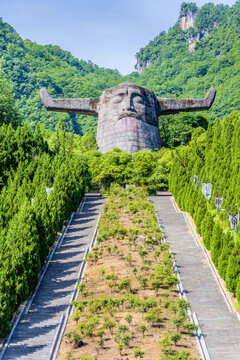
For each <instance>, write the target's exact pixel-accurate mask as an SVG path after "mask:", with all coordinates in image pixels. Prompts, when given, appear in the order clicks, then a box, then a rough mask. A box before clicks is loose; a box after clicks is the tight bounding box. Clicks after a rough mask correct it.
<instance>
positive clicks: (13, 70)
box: [0, 20, 121, 134]
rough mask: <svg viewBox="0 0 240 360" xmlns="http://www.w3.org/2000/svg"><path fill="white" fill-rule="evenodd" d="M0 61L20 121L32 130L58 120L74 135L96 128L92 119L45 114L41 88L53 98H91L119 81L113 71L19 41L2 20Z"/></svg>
mask: <svg viewBox="0 0 240 360" xmlns="http://www.w3.org/2000/svg"><path fill="white" fill-rule="evenodd" d="M0 59H1V63H2V67H3V70H4V72H5V74H6V76H7V78H8V79H9V80H10V81H11V82H12V84H13V90H14V94H15V98H16V99H17V107H18V108H19V111H20V112H21V114H22V117H23V120H24V121H26V122H28V123H30V124H31V126H32V127H33V128H35V127H36V124H37V123H38V122H40V123H43V124H44V125H45V127H47V128H49V129H52V130H53V129H55V127H56V124H57V123H58V121H59V120H60V119H62V120H63V121H64V123H65V126H66V128H67V130H68V131H74V132H75V133H78V134H83V133H84V132H86V131H87V130H89V128H93V129H95V128H96V118H93V117H91V118H90V117H86V116H82V115H75V114H62V113H61V114H59V113H54V112H50V113H47V112H46V110H45V109H44V107H43V105H42V103H41V100H40V95H39V90H40V88H41V87H43V86H44V87H47V88H48V90H49V92H50V93H51V94H53V95H54V96H55V97H89V96H92V97H94V96H99V95H100V94H101V91H102V90H103V89H105V88H107V87H110V86H113V85H115V84H117V83H119V82H121V76H120V74H119V73H118V71H117V70H110V69H103V68H99V67H98V66H97V65H95V64H93V63H92V62H91V61H88V62H86V61H83V60H78V59H76V58H74V57H73V56H72V55H71V54H70V53H69V52H67V51H64V50H62V49H61V48H59V47H58V46H52V45H46V46H42V45H38V44H36V43H33V42H31V41H30V40H25V41H23V40H22V38H21V37H20V36H19V35H18V34H17V32H16V31H15V30H14V29H13V28H12V27H11V26H10V25H8V24H7V23H5V22H3V21H2V20H0Z"/></svg>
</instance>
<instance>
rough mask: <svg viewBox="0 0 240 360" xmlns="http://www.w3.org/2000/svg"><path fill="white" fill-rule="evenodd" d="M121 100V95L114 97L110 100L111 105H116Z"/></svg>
mask: <svg viewBox="0 0 240 360" xmlns="http://www.w3.org/2000/svg"><path fill="white" fill-rule="evenodd" d="M122 100H123V97H122V96H121V95H116V96H114V98H113V99H112V102H113V104H118V103H120V102H121V101H122Z"/></svg>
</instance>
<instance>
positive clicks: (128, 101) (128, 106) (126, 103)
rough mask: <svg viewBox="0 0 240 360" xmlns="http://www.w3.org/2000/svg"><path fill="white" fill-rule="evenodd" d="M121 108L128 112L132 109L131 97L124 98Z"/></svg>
mask: <svg viewBox="0 0 240 360" xmlns="http://www.w3.org/2000/svg"><path fill="white" fill-rule="evenodd" d="M123 107H124V109H123V110H128V111H129V110H133V109H134V107H133V103H132V99H131V96H129V95H127V96H126V97H125V99H124V104H123Z"/></svg>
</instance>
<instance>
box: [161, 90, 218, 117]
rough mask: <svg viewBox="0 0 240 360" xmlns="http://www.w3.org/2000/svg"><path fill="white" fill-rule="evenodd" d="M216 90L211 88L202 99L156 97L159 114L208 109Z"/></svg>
mask: <svg viewBox="0 0 240 360" xmlns="http://www.w3.org/2000/svg"><path fill="white" fill-rule="evenodd" d="M215 95H216V90H215V89H214V88H211V89H210V90H209V91H208V93H207V95H206V96H205V98H203V99H170V98H158V103H159V106H160V115H169V114H176V113H178V112H180V111H199V110H208V109H210V107H211V106H212V103H213V101H214V99H215Z"/></svg>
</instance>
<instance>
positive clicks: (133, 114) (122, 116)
mask: <svg viewBox="0 0 240 360" xmlns="http://www.w3.org/2000/svg"><path fill="white" fill-rule="evenodd" d="M125 117H133V118H135V119H138V115H137V113H136V112H132V111H124V112H122V113H121V114H120V115H119V117H118V120H120V119H122V118H125Z"/></svg>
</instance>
